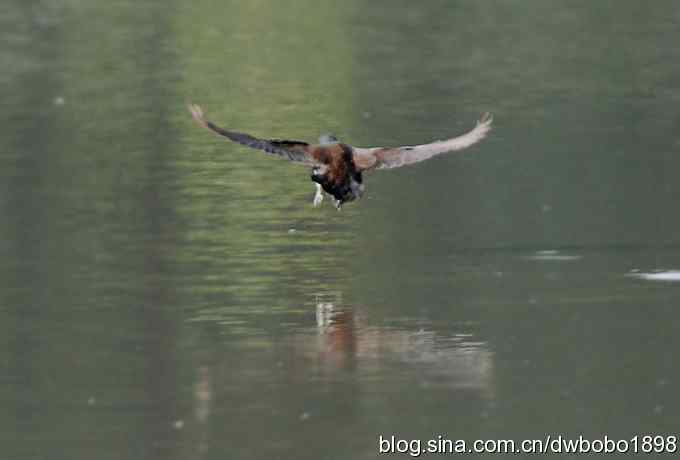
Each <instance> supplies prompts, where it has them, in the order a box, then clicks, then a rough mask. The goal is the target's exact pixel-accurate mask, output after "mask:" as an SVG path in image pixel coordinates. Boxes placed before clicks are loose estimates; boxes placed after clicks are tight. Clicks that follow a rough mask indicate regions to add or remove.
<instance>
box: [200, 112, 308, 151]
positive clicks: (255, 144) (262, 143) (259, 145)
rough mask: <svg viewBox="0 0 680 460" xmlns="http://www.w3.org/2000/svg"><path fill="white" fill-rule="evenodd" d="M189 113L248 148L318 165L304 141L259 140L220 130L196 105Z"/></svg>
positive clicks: (214, 130) (217, 132) (209, 128)
mask: <svg viewBox="0 0 680 460" xmlns="http://www.w3.org/2000/svg"><path fill="white" fill-rule="evenodd" d="M189 111H190V112H191V115H192V116H193V117H194V120H196V123H198V124H199V125H200V126H203V127H204V128H206V129H208V130H210V131H212V132H214V133H216V134H219V135H220V136H224V137H226V138H227V139H230V140H232V141H234V142H238V143H239V144H242V145H245V146H247V147H250V148H253V149H258V150H263V151H265V152H267V153H271V154H273V155H278V156H281V157H283V158H286V159H288V160H291V161H297V162H302V163H310V164H311V163H316V161H315V160H314V158H312V156H311V153H312V149H311V148H310V145H309V144H308V143H307V142H303V141H287V140H281V139H259V138H257V137H253V136H251V135H250V134H246V133H240V132H237V131H230V130H227V129H224V128H220V127H219V126H217V125H216V124H214V123H213V122H212V121H210V120H208V119H206V118H205V116H204V115H203V110H202V109H201V108H200V107H199V106H198V105H195V104H189Z"/></svg>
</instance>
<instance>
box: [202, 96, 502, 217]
mask: <svg viewBox="0 0 680 460" xmlns="http://www.w3.org/2000/svg"><path fill="white" fill-rule="evenodd" d="M189 111H190V112H191V114H192V115H193V117H194V120H196V122H197V123H198V124H199V125H201V126H203V127H204V128H206V129H209V130H210V131H213V132H214V133H216V134H218V135H220V136H224V137H226V138H228V139H230V140H232V141H234V142H238V143H239V144H243V145H246V146H248V147H251V148H254V149H259V150H264V151H265V152H267V153H270V154H272V155H278V156H281V157H283V158H286V159H288V160H291V161H295V162H299V163H302V164H304V165H306V166H308V167H310V168H311V169H312V175H311V178H312V180H313V181H314V182H315V183H316V194H315V196H314V206H318V205H319V204H320V203H321V202H322V201H323V193H322V190H323V191H325V192H326V193H328V194H329V195H332V196H333V198H334V201H335V207H336V208H337V209H340V207H341V206H342V204H343V203H346V202H349V201H354V200H355V199H357V198H360V197H361V195H362V194H363V192H364V184H363V178H362V173H363V172H365V171H371V170H374V169H390V168H398V167H399V166H405V165H409V164H413V163H418V162H420V161H424V160H427V159H429V158H432V157H433V156H435V155H439V154H442V153H447V152H455V151H457V150H462V149H465V148H467V147H469V146H471V145H473V144H476V143H477V142H479V141H481V140H482V139H484V137H486V135H487V134H488V132H489V130H491V122H492V121H493V118H492V117H491V115H490V114H489V113H485V114H484V115H482V117H481V118H480V119H479V121H477V125H476V126H475V127H474V128H473V129H472V130H470V131H468V132H467V133H465V134H462V135H460V136H458V137H452V138H451V139H447V140H443V141H436V142H432V143H429V144H422V145H413V146H404V147H371V148H361V147H352V146H351V145H348V144H343V143H341V142H338V140H337V139H336V138H335V136H333V135H331V134H324V135H322V136H321V137H320V138H319V143H318V144H316V145H313V144H308V143H307V142H303V141H290V140H282V139H259V138H257V137H253V136H251V135H249V134H245V133H240V132H237V131H230V130H227V129H224V128H220V127H219V126H217V125H216V124H214V123H213V122H211V121H210V120H207V119H206V118H205V116H204V115H203V110H201V108H200V107H199V106H197V105H195V104H190V105H189Z"/></svg>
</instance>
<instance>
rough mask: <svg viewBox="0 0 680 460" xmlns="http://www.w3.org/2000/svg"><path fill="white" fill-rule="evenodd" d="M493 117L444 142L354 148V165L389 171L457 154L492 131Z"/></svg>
mask: <svg viewBox="0 0 680 460" xmlns="http://www.w3.org/2000/svg"><path fill="white" fill-rule="evenodd" d="M492 121H493V117H492V116H491V115H490V114H489V113H485V114H484V115H482V117H481V118H480V119H479V121H477V125H476V126H475V127H474V128H473V129H471V130H470V131H468V132H467V133H465V134H462V135H460V136H458V137H453V138H451V139H447V140H444V141H436V142H432V143H429V144H422V145H413V146H404V147H374V148H357V147H355V148H354V163H355V164H356V166H357V168H359V169H362V170H366V169H387V168H398V167H400V166H405V165H410V164H413V163H418V162H420V161H425V160H427V159H429V158H432V157H433V156H435V155H440V154H442V153H447V152H455V151H458V150H462V149H465V148H467V147H470V146H471V145H473V144H476V143H477V142H479V141H481V140H482V139H484V138H485V137H486V135H487V134H488V133H489V131H490V130H491V122H492Z"/></svg>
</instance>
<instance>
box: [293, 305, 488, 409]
mask: <svg viewBox="0 0 680 460" xmlns="http://www.w3.org/2000/svg"><path fill="white" fill-rule="evenodd" d="M316 320H317V327H318V331H319V335H318V337H319V340H318V342H317V343H316V345H315V346H314V348H315V350H313V352H316V354H317V356H318V362H319V365H322V366H325V367H326V366H328V367H331V368H344V367H346V366H353V367H355V368H356V370H357V372H362V371H364V372H366V373H369V374H370V373H374V372H376V371H377V370H378V369H380V368H381V367H383V366H384V364H385V363H400V364H402V365H403V366H402V368H403V369H404V370H405V371H407V372H414V373H416V374H417V375H418V379H419V384H420V385H424V386H429V385H433V384H441V385H444V386H448V387H450V388H452V389H457V390H463V389H467V390H470V391H474V392H477V393H479V394H480V395H483V396H485V397H489V398H492V397H493V384H494V382H493V353H492V352H491V351H490V350H489V349H488V344H486V343H485V342H483V341H476V340H474V337H473V335H472V334H464V333H460V334H456V335H454V336H452V337H442V336H440V335H438V334H437V333H435V332H432V331H427V330H425V329H422V328H421V329H418V330H402V329H397V328H390V327H375V326H371V325H370V324H367V323H366V321H365V320H364V319H362V317H361V315H360V314H355V311H354V310H353V309H351V308H347V307H345V308H343V307H342V306H339V307H336V306H335V305H334V304H332V303H324V302H320V303H318V304H317V306H316ZM300 342H301V344H303V343H304V344H310V342H309V341H308V337H307V335H302V336H301V337H300ZM307 347H309V345H307Z"/></svg>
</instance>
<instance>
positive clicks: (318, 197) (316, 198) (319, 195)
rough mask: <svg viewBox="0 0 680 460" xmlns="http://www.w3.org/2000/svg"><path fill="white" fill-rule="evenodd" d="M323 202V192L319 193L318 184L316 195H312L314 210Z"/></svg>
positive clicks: (317, 185)
mask: <svg viewBox="0 0 680 460" xmlns="http://www.w3.org/2000/svg"><path fill="white" fill-rule="evenodd" d="M322 201H323V192H322V191H321V186H320V185H319V184H316V193H315V194H314V201H313V202H312V204H313V205H314V207H315V208H316V207H317V206H319V205H320V204H321V202H322Z"/></svg>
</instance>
